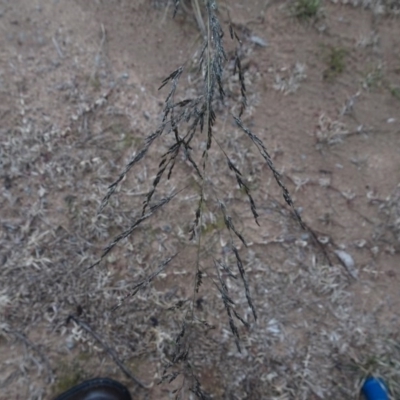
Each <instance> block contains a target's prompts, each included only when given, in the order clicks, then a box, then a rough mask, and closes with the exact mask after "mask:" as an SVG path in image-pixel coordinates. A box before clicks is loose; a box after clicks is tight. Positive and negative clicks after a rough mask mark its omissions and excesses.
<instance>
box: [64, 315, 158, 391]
mask: <svg viewBox="0 0 400 400" xmlns="http://www.w3.org/2000/svg"><path fill="white" fill-rule="evenodd" d="M70 320H72V321H74V322H75V323H76V324H78V325H79V326H80V327H81V328H82V329H84V330H85V331H86V332H88V333H90V334H91V335H92V336H93V337H94V338H95V339H96V340H97V341H98V342H99V344H100V345H101V346H102V347H103V349H104V350H105V351H106V352H107V353H108V354H109V355H110V357H111V358H112V359H113V361H114V362H115V364H117V365H118V367H119V368H120V369H121V371H122V372H123V373H124V374H125V375H126V376H127V377H128V378H129V379H131V380H132V381H133V382H135V383H136V384H137V385H139V386H140V387H141V388H143V389H150V388H151V387H152V386H153V383H151V384H150V385H146V384H145V383H143V382H142V381H141V380H140V379H138V378H136V376H135V375H133V374H132V372H131V371H129V369H128V368H127V367H125V365H124V364H123V363H122V361H121V360H120V359H119V358H118V355H117V353H116V352H115V350H114V349H113V348H111V347H110V346H109V345H108V344H107V343H105V342H104V341H103V339H101V337H100V336H99V335H98V334H97V333H96V332H95V331H94V330H93V329H92V328H91V327H90V326H89V325H88V324H87V323H86V322H83V321H81V320H80V319H79V318H77V317H75V316H73V315H69V316H68V318H67V323H68V322H69V321H70Z"/></svg>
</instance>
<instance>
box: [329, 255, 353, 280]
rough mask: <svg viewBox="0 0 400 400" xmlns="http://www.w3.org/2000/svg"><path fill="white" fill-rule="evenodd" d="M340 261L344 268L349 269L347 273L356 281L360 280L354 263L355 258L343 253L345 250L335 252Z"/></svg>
mask: <svg viewBox="0 0 400 400" xmlns="http://www.w3.org/2000/svg"><path fill="white" fill-rule="evenodd" d="M334 253H335V254H336V255H337V257H338V259H339V260H340V262H341V263H342V264H343V266H344V267H345V268H346V269H347V272H348V273H349V274H350V275H351V276H352V277H353V278H354V279H358V272H357V269H356V267H355V263H354V259H353V257H352V256H351V255H350V254H349V253H347V252H345V251H343V250H335V252H334Z"/></svg>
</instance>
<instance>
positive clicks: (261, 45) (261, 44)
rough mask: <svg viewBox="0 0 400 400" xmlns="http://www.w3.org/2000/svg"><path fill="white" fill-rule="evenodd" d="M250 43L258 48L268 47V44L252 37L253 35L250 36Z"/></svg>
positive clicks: (256, 37) (257, 37)
mask: <svg viewBox="0 0 400 400" xmlns="http://www.w3.org/2000/svg"><path fill="white" fill-rule="evenodd" d="M250 41H251V42H253V43H254V44H256V45H258V46H260V47H267V46H268V43H267V42H266V41H265V40H264V39H262V38H260V37H259V36H254V35H253V36H250Z"/></svg>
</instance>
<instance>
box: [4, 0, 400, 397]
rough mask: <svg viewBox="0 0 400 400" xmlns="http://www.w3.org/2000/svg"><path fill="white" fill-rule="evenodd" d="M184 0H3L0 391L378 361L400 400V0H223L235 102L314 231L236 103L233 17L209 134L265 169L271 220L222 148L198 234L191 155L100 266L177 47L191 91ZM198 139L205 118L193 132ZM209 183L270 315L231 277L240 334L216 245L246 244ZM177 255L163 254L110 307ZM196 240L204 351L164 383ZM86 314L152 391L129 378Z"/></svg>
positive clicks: (254, 389) (233, 383)
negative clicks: (307, 13)
mask: <svg viewBox="0 0 400 400" xmlns="http://www.w3.org/2000/svg"><path fill="white" fill-rule="evenodd" d="M184 3H185V4H186V7H185V8H188V10H187V11H188V12H185V11H180V12H179V13H178V15H177V16H176V18H175V19H174V20H172V18H171V14H172V8H173V7H172V4H168V2H167V1H161V0H160V1H157V0H153V1H150V0H148V1H145V0H134V1H128V0H118V1H117V0H112V1H105V0H93V1H87V0H68V1H67V0H52V1H40V0H37V1H28V0H0V30H1V35H0V116H1V126H0V178H1V182H0V185H1V186H0V187H1V189H0V194H1V196H0V221H1V226H0V328H1V330H0V399H32V400H33V399H50V398H52V397H54V396H55V395H57V394H59V393H60V392H62V391H63V390H65V389H66V388H68V387H70V386H71V385H73V384H74V383H77V382H80V381H81V380H83V379H85V378H89V377H94V376H110V377H113V378H116V379H118V380H121V381H122V382H124V383H125V384H126V385H127V386H128V387H129V388H130V390H131V391H132V394H135V397H134V398H143V399H168V398H174V396H175V394H172V392H173V391H174V390H175V389H178V392H177V393H178V394H179V395H180V396H181V398H191V396H192V397H193V396H194V395H193V393H192V392H190V390H189V388H190V387H193V382H195V380H194V379H193V376H195V377H196V379H198V381H199V382H200V383H201V385H202V387H203V389H204V391H206V392H207V393H209V395H210V396H211V398H215V399H260V398H262V399H281V400H283V399H331V398H332V399H333V398H339V397H340V398H342V399H358V398H359V395H358V393H359V387H360V384H361V383H362V380H363V379H364V378H365V377H366V376H367V375H369V374H374V375H377V376H383V377H384V378H385V379H386V381H387V382H388V385H389V387H390V390H391V395H392V398H393V399H395V398H399V397H400V383H399V382H400V346H399V332H400V311H399V310H400V293H399V277H400V271H399V265H400V255H399V254H400V187H399V185H400V152H399V149H400V128H399V126H400V125H399V121H400V52H399V51H398V50H399V49H400V22H399V17H398V16H396V15H395V11H396V7H397V5H396V2H395V1H392V2H389V1H387V2H381V1H373V2H370V3H371V4H373V5H382V7H375V6H374V7H372V9H371V8H363V7H362V4H359V5H357V6H354V7H353V6H351V5H349V4H342V3H346V2H340V1H336V2H330V1H325V2H323V4H322V8H321V10H320V14H319V16H318V18H317V19H312V20H311V21H301V20H299V19H297V18H295V17H293V15H291V12H290V9H291V8H290V4H291V3H290V2H284V1H257V0H247V1H245V2H244V1H243V2H239V1H227V4H226V5H225V4H224V5H221V10H220V12H221V19H222V21H223V22H227V10H228V9H229V14H230V17H231V19H232V21H233V23H234V26H235V29H236V31H237V32H238V34H239V35H240V36H241V38H242V41H243V45H242V48H241V54H242V56H243V59H242V65H243V68H244V71H245V79H246V85H247V91H248V108H247V111H246V112H245V114H244V117H243V121H244V123H245V124H246V125H247V126H248V127H249V128H251V129H252V131H253V132H254V133H256V134H257V135H258V136H259V137H260V138H261V139H262V140H263V141H264V143H265V145H266V146H267V148H268V149H269V152H270V154H271V156H272V159H273V161H274V163H275V166H276V168H277V169H278V171H279V172H280V173H281V174H282V177H283V180H284V183H285V184H286V185H287V187H288V189H289V191H290V193H291V194H292V197H293V199H294V202H295V207H296V209H297V210H298V211H299V213H300V214H301V216H302V218H303V220H304V222H305V223H306V225H307V226H308V227H309V231H304V230H302V229H301V228H300V227H299V226H298V224H297V223H296V221H295V220H294V219H293V217H292V214H291V212H290V210H289V208H287V207H286V206H285V205H284V201H283V199H282V195H281V192H280V189H279V188H278V186H277V185H276V182H275V181H274V180H273V177H272V174H271V172H270V171H269V169H268V167H267V165H266V164H265V163H263V159H262V158H261V157H260V156H259V154H258V153H257V151H256V149H255V148H254V146H252V143H251V142H250V141H249V140H248V139H247V138H246V137H245V135H244V134H243V132H240V131H239V130H238V129H237V127H236V126H235V124H234V123H233V122H232V117H231V114H230V111H232V112H234V113H235V112H237V109H238V108H237V107H238V105H237V97H235V94H236V93H237V92H238V81H237V78H233V77H230V76H229V73H228V72H229V71H231V70H232V68H231V66H232V59H233V56H234V53H233V49H234V45H233V44H232V43H231V42H230V39H229V38H228V36H229V35H226V37H225V40H226V42H227V54H228V62H227V75H226V77H225V84H226V87H227V88H228V89H229V90H227V93H228V96H227V99H226V103H225V108H224V109H222V108H221V111H220V114H218V115H217V121H218V122H217V125H216V129H217V134H216V135H217V138H218V141H219V142H220V143H222V144H223V147H224V149H225V151H226V152H227V154H229V156H230V157H231V158H232V159H233V160H234V162H235V164H236V165H237V166H238V168H239V169H240V170H241V171H242V172H243V176H244V177H245V179H246V181H247V182H248V185H249V187H250V188H251V191H252V193H253V196H254V200H255V202H256V204H257V207H258V212H259V214H260V217H259V221H260V227H258V226H257V225H256V224H255V223H254V220H253V218H252V215H251V212H250V208H249V206H248V201H247V198H246V196H244V195H243V193H242V192H241V191H239V190H238V189H237V188H236V183H235V179H234V177H232V175H231V173H230V172H229V170H228V168H227V166H226V162H225V161H224V157H223V155H222V153H221V152H220V151H219V150H218V149H217V148H213V149H212V151H211V152H210V155H209V166H208V180H207V185H206V189H207V190H208V191H209V192H208V193H209V198H207V204H206V206H205V211H204V216H203V218H202V232H203V236H204V239H203V242H202V247H201V253H198V252H197V247H196V243H193V242H190V241H189V240H188V237H189V233H188V232H189V229H190V226H191V224H192V222H193V220H194V215H195V214H194V213H195V210H196V207H197V204H198V191H197V189H198V184H197V183H196V182H197V181H196V179H197V178H196V174H195V172H194V171H193V169H192V168H191V167H190V164H189V163H188V162H187V160H186V159H185V158H184V157H181V158H180V159H179V161H178V163H177V166H176V168H175V170H174V174H173V176H172V178H171V180H170V181H169V182H168V183H166V182H163V183H162V184H161V185H160V188H159V193H160V194H157V195H156V196H155V200H159V199H160V198H161V197H162V196H165V195H169V194H171V193H173V192H174V191H177V190H181V189H183V190H182V192H180V193H179V195H178V196H176V198H174V199H173V200H172V201H171V202H170V203H169V204H168V206H167V208H166V209H165V210H164V211H157V213H156V214H155V216H154V218H153V217H152V218H151V219H149V220H147V221H145V223H144V224H143V226H142V227H141V228H140V229H138V230H137V232H136V233H135V235H133V236H132V237H131V238H129V239H127V240H124V241H123V242H122V243H121V244H120V245H119V246H117V248H116V249H115V250H113V251H112V252H111V253H110V254H109V255H107V257H106V258H105V259H104V260H103V261H102V263H100V264H99V265H97V266H96V267H94V268H91V269H88V267H89V266H90V265H91V264H92V263H93V262H94V261H96V260H97V259H98V257H99V256H100V255H101V251H102V248H104V246H106V245H107V244H108V243H110V242H111V241H112V239H113V238H114V237H115V236H116V235H118V234H119V233H120V232H121V231H124V230H125V229H127V227H129V226H130V224H132V222H133V221H134V220H135V219H136V218H138V216H140V215H141V207H142V203H143V200H144V198H145V196H146V193H147V192H148V191H149V190H150V189H151V186H152V181H153V180H154V177H155V175H156V173H157V169H158V163H159V160H160V157H161V156H162V154H163V153H164V151H165V149H166V146H167V143H168V141H167V139H165V140H164V139H163V140H164V141H163V140H161V141H160V142H159V143H158V144H157V145H156V146H154V148H152V150H151V151H150V152H149V153H148V155H147V156H146V158H145V159H144V160H143V161H142V162H141V163H140V164H138V165H137V166H136V167H135V168H133V169H132V170H131V171H130V173H129V174H128V175H127V177H126V178H125V179H124V181H123V182H122V185H121V186H120V188H119V189H118V190H117V192H116V195H115V196H114V197H113V198H112V200H111V201H110V204H109V205H108V206H107V207H106V208H105V209H104V211H103V212H102V214H100V215H97V210H98V208H99V205H100V203H101V201H102V199H103V197H104V195H105V194H106V192H107V187H108V185H109V184H111V183H112V182H113V181H114V180H115V179H116V178H117V177H118V175H119V173H120V172H121V171H122V170H123V168H124V166H125V165H126V163H127V162H128V160H129V159H130V158H131V157H132V156H133V155H135V154H137V152H138V151H139V150H140V149H141V147H142V146H143V141H144V139H145V137H147V136H148V135H149V134H150V133H151V132H153V131H154V130H155V129H156V128H157V126H158V124H159V123H160V115H161V111H162V108H163V104H164V103H163V102H164V99H165V95H166V93H167V92H166V91H158V90H157V89H158V87H159V86H160V82H162V80H163V79H164V78H165V77H166V76H168V75H169V74H170V73H171V72H172V71H173V70H175V69H176V68H177V67H178V66H180V65H182V64H185V67H186V68H187V70H188V71H189V72H188V73H187V75H185V77H184V78H183V79H182V83H181V86H182V88H181V92H180V93H179V96H181V98H182V99H183V98H186V97H190V96H193V94H194V93H196V90H198V87H199V83H198V82H196V81H193V79H192V72H193V70H194V69H193V66H192V64H191V62H190V60H191V59H192V56H193V54H194V53H195V51H196V50H197V49H198V47H199V45H200V34H199V30H198V27H197V24H196V21H195V19H194V17H193V14H192V12H191V9H190V6H189V5H188V4H187V3H188V2H184ZM356 3H357V2H356ZM360 3H362V2H360ZM185 4H184V5H185ZM384 5H386V9H385V8H383V6H384ZM390 5H391V7H392V8H390V7H389V6H390ZM397 9H398V8H397ZM188 60H189V61H188ZM205 140H206V139H205V137H201V136H199V138H198V141H197V142H196V146H197V147H196V149H200V150H201V149H203V148H204V146H205ZM200 150H199V151H200ZM199 154H201V153H199ZM214 198H218V199H222V200H223V201H224V203H225V204H226V205H227V207H228V210H229V213H230V215H231V216H232V218H233V220H234V221H235V224H236V227H237V228H238V229H239V231H240V232H241V233H243V235H244V236H245V238H246V240H247V241H248V248H247V249H246V248H244V246H242V248H240V252H241V255H242V259H243V262H244V266H245V269H246V272H247V276H248V280H249V285H250V291H251V293H252V297H253V302H254V304H255V307H256V310H257V313H258V320H257V322H254V319H253V318H252V315H251V310H250V309H249V307H248V306H247V302H246V297H245V291H244V289H243V286H242V284H241V283H240V282H238V280H234V279H230V280H229V279H227V282H228V286H229V290H230V293H231V296H232V298H233V299H234V301H235V303H236V307H237V308H236V309H237V310H238V312H239V313H240V314H241V315H242V316H243V318H244V319H245V320H246V321H248V323H249V326H248V328H245V327H242V326H240V327H239V324H240V322H239V321H237V322H238V327H239V328H238V329H239V331H240V334H241V347H242V353H239V352H238V351H237V349H236V345H235V341H234V339H233V337H232V333H231V331H230V328H229V322H228V318H227V315H226V310H225V308H224V304H223V302H222V300H221V298H220V295H219V292H218V291H217V290H216V288H215V285H214V282H215V279H216V274H215V270H214V267H213V266H212V264H213V261H212V259H213V258H216V259H217V258H218V259H221V260H225V261H226V262H228V263H229V262H232V263H233V262H234V258H233V259H232V254H227V252H226V249H227V240H229V235H227V234H226V232H225V233H224V231H225V228H224V223H223V218H222V217H221V212H220V210H219V209H218V207H217V205H216V202H215V201H213V199H214ZM313 235H314V236H315V238H317V242H318V243H316V242H315V240H313ZM237 245H238V247H239V242H238V243H237ZM338 251H341V252H342V253H338ZM176 252H178V253H179V254H178V255H177V257H176V258H174V260H172V261H171V263H170V265H168V267H167V268H166V269H165V271H163V272H162V273H161V274H160V275H159V276H158V277H157V278H156V279H154V281H153V282H151V283H149V282H147V283H145V284H143V286H145V288H144V289H143V290H141V291H140V292H139V293H138V294H137V295H136V296H135V297H133V298H128V299H127V300H126V301H125V302H124V303H123V305H122V306H121V307H120V308H118V309H117V310H116V311H112V308H113V307H114V306H115V305H116V304H118V303H119V302H120V301H121V299H123V298H125V297H126V296H127V295H129V294H130V293H131V292H132V290H133V289H132V288H134V287H135V284H137V282H141V281H142V280H145V277H146V276H148V275H149V274H150V273H151V272H154V271H155V270H156V269H157V266H158V265H160V264H161V263H162V262H163V260H165V259H166V258H168V257H170V256H172V255H173V254H175V253H176ZM198 254H200V255H201V262H200V268H201V269H202V270H203V271H204V273H205V277H204V279H203V280H204V282H203V285H202V286H201V287H200V290H199V293H197V294H196V295H195V297H194V302H195V305H196V307H195V316H196V317H195V323H193V324H192V325H191V326H190V329H189V328H188V329H189V332H190V333H188V334H187V335H188V336H187V338H186V340H187V342H186V344H187V343H189V344H190V362H191V366H192V369H191V372H190V373H188V371H187V370H186V372H185V374H183V375H181V376H179V377H178V378H177V379H176V380H175V381H174V382H172V383H171V384H167V383H164V384H161V385H157V382H159V380H160V378H161V376H162V373H163V370H164V368H165V366H166V365H167V364H168V361H170V360H171V357H172V356H171V355H172V354H173V351H174V349H175V348H176V346H175V344H174V343H175V340H176V337H177V335H178V334H179V332H180V330H181V327H182V321H183V320H184V319H185V318H186V315H187V314H188V312H189V311H190V303H191V301H192V300H193V281H194V279H193V278H194V271H195V261H194V260H195V259H196V256H197V255H198ZM337 254H341V255H342V259H343V257H347V259H348V258H349V257H350V256H351V258H352V260H353V261H354V266H352V265H351V263H350V264H349V262H347V264H346V262H345V263H343V262H341V261H340V259H339V258H338V256H337ZM69 315H74V316H75V317H76V318H78V319H80V320H81V321H84V322H85V323H86V324H87V325H88V326H90V328H91V330H92V333H91V332H88V331H87V330H85V329H84V328H83V327H82V326H79V324H77V323H75V322H73V321H72V320H70V319H68V316H69ZM211 325H213V326H214V329H210V326H211ZM93 332H95V334H97V335H99V336H100V337H101V339H102V341H103V343H106V344H107V346H108V347H109V348H111V349H113V351H114V352H115V353H116V354H117V355H118V357H119V359H120V360H121V362H122V363H124V365H126V367H127V368H128V369H129V370H130V371H131V373H132V374H133V375H134V376H136V377H137V378H139V379H140V380H141V381H143V382H144V383H145V384H146V385H150V386H151V388H150V389H146V388H140V387H139V386H138V385H137V384H136V383H135V382H133V381H132V379H129V378H128V377H127V376H126V375H124V374H123V372H122V371H121V369H120V368H119V367H118V366H117V365H116V363H115V362H114V361H113V360H112V358H111V357H110V352H107V351H105V350H104V346H102V345H101V344H100V343H99V342H98V341H96V339H95V337H94V336H93ZM191 374H193V376H191ZM183 376H184V378H183Z"/></svg>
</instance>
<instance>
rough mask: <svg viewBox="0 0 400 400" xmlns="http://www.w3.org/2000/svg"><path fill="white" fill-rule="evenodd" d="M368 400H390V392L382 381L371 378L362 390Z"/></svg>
mask: <svg viewBox="0 0 400 400" xmlns="http://www.w3.org/2000/svg"><path fill="white" fill-rule="evenodd" d="M361 391H362V393H363V395H364V396H365V398H366V400H389V393H388V390H387V388H386V386H385V384H384V382H383V381H382V379H379V378H374V377H370V378H367V380H366V381H365V382H364V385H363V386H362V388H361Z"/></svg>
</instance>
